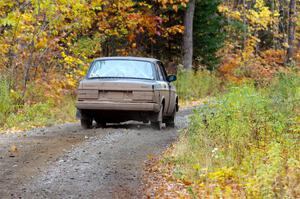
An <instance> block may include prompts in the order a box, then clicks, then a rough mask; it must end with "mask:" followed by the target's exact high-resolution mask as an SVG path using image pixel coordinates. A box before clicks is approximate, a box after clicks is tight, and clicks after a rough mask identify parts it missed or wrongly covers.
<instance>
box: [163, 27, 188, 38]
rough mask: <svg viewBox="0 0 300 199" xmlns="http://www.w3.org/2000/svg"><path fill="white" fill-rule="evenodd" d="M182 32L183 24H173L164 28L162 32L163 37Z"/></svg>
mask: <svg viewBox="0 0 300 199" xmlns="http://www.w3.org/2000/svg"><path fill="white" fill-rule="evenodd" d="M183 32H184V26H183V25H175V26H171V27H169V28H166V29H165V32H164V34H163V36H164V37H169V36H172V35H176V34H182V33H183Z"/></svg>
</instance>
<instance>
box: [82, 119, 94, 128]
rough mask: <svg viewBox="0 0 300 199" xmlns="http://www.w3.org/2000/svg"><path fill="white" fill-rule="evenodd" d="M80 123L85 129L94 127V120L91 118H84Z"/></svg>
mask: <svg viewBox="0 0 300 199" xmlns="http://www.w3.org/2000/svg"><path fill="white" fill-rule="evenodd" d="M80 123H81V127H82V128H84V129H91V128H92V127H93V120H92V119H91V118H82V119H81V120H80Z"/></svg>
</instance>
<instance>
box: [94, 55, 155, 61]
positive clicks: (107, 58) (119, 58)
mask: <svg viewBox="0 0 300 199" xmlns="http://www.w3.org/2000/svg"><path fill="white" fill-rule="evenodd" d="M99 60H132V61H148V62H156V61H159V60H158V59H154V58H147V57H125V56H124V57H100V58H96V59H95V60H94V61H99Z"/></svg>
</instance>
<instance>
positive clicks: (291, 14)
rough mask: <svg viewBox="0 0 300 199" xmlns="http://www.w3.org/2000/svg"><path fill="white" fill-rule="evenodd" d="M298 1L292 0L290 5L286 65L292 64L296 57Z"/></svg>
mask: <svg viewBox="0 0 300 199" xmlns="http://www.w3.org/2000/svg"><path fill="white" fill-rule="evenodd" d="M295 11H296V0H290V5H289V26H288V44H289V47H288V49H287V54H286V64H288V63H291V62H292V61H293V55H294V41H295V26H296V18H297V16H296V15H295Z"/></svg>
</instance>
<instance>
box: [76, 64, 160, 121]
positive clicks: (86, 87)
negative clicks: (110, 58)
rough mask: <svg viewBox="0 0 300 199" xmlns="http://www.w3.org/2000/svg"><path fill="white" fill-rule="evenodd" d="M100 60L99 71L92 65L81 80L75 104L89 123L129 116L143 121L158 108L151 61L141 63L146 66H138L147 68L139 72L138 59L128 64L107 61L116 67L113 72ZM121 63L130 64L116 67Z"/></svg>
mask: <svg viewBox="0 0 300 199" xmlns="http://www.w3.org/2000/svg"><path fill="white" fill-rule="evenodd" d="M101 64H102V63H101ZM101 64H98V66H97V67H98V68H100V69H98V70H100V72H99V71H96V69H93V67H95V65H92V66H91V69H90V71H89V73H88V75H87V78H86V79H84V80H83V81H81V82H80V85H79V88H78V99H77V103H76V107H77V109H78V113H79V114H78V116H79V117H80V118H81V119H87V120H88V123H90V121H91V120H95V121H96V122H97V123H102V124H104V123H114V122H123V121H129V120H137V121H144V122H146V121H148V120H151V118H152V117H154V115H155V114H156V113H157V112H159V110H160V105H159V103H158V101H159V100H158V96H157V95H156V93H155V91H154V85H155V80H154V74H153V72H152V71H151V70H152V68H151V70H150V68H149V67H152V65H151V63H149V64H148V63H147V64H144V63H142V64H144V65H145V66H144V68H143V66H141V67H142V69H141V70H144V71H146V72H144V71H142V72H140V71H139V70H140V69H139V68H138V67H139V66H135V65H134V64H140V63H135V62H134V61H131V62H130V63H129V64H128V63H127V62H126V60H122V61H118V62H115V63H113V64H111V63H108V65H109V66H110V65H112V66H111V67H115V70H117V71H115V70H113V71H112V72H107V70H111V68H109V67H108V66H105V67H107V68H108V69H105V67H103V65H101ZM120 64H125V65H126V64H128V65H129V66H126V67H124V66H122V67H119V65H120ZM118 67H119V68H118ZM130 67H131V68H130ZM134 67H135V68H134ZM146 67H147V68H146ZM126 68H130V69H128V70H133V69H132V68H134V70H133V71H129V72H128V71H125V69H126ZM118 70H119V71H118ZM95 71H96V72H95ZM93 72H94V73H93ZM143 72H144V73H145V74H143ZM136 73H141V74H136ZM127 76H128V77H127Z"/></svg>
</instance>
